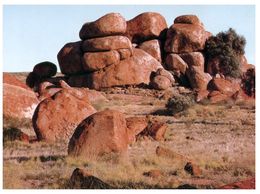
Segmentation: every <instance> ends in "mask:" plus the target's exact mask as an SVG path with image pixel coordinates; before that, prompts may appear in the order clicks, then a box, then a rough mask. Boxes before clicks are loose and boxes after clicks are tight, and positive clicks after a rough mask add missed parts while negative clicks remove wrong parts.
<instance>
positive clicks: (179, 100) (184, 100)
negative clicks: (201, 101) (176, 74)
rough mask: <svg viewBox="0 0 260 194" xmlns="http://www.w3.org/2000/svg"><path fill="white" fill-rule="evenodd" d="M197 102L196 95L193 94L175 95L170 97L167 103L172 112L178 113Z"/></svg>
mask: <svg viewBox="0 0 260 194" xmlns="http://www.w3.org/2000/svg"><path fill="white" fill-rule="evenodd" d="M194 104H195V97H194V95H193V94H187V95H180V94H178V95H175V96H174V97H172V98H170V99H169V100H168V102H167V104H166V108H167V110H168V111H169V113H171V114H173V115H174V114H177V113H180V112H182V111H185V110H187V109H188V108H189V107H191V106H192V105H194Z"/></svg>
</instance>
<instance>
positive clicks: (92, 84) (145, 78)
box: [68, 49, 162, 90]
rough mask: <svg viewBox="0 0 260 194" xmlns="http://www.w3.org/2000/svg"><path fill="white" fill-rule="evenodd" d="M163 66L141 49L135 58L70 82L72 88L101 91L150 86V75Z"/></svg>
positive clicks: (73, 77) (135, 54) (72, 77)
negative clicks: (118, 87) (114, 88)
mask: <svg viewBox="0 0 260 194" xmlns="http://www.w3.org/2000/svg"><path fill="white" fill-rule="evenodd" d="M159 68H162V66H161V64H160V63H159V62H158V61H157V60H156V59H154V58H153V57H152V56H150V55H149V54H147V53H146V52H145V51H143V50H141V49H134V50H133V56H132V57H130V58H128V59H125V60H122V61H120V63H118V64H114V65H110V66H108V67H106V68H104V69H102V70H100V71H96V72H94V73H92V74H86V75H81V76H71V77H70V78H69V80H68V82H69V84H70V85H71V86H76V87H82V86H87V87H89V88H92V89H96V90H99V89H101V88H109V87H113V86H125V85H139V84H147V85H148V84H149V83H150V75H151V73H152V72H155V71H156V70H157V69H159Z"/></svg>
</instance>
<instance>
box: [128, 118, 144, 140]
mask: <svg viewBox="0 0 260 194" xmlns="http://www.w3.org/2000/svg"><path fill="white" fill-rule="evenodd" d="M126 126H127V134H128V139H129V142H130V143H133V142H134V141H135V137H136V135H138V134H139V133H141V132H142V131H143V130H144V129H145V128H146V127H147V126H148V120H147V118H146V117H129V118H126Z"/></svg>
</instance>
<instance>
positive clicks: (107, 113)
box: [68, 110, 129, 159]
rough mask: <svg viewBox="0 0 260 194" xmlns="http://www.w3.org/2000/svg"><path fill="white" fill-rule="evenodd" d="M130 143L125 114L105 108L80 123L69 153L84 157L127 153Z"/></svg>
mask: <svg viewBox="0 0 260 194" xmlns="http://www.w3.org/2000/svg"><path fill="white" fill-rule="evenodd" d="M128 143H129V141H128V134H127V126H126V119H125V116H124V115H123V114H122V113H120V112H118V111H115V110H104V111H101V112H97V113H95V114H93V115H91V116H89V117H88V118H86V119H85V120H83V121H82V122H81V123H80V124H79V125H78V127H77V128H76V130H75V132H74V134H73V136H72V138H71V140H70V142H69V148H68V153H69V155H72V156H75V157H80V158H82V159H94V158H95V157H98V156H102V155H104V154H109V153H119V154H125V153H126V152H127V148H128Z"/></svg>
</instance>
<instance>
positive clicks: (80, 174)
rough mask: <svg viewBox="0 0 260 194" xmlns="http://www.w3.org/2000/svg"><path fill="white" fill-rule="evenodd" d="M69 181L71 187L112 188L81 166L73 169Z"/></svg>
mask: <svg viewBox="0 0 260 194" xmlns="http://www.w3.org/2000/svg"><path fill="white" fill-rule="evenodd" d="M69 183H70V188H71V189H112V187H111V186H110V185H108V184H107V183H105V182H103V181H102V180H100V179H99V178H97V177H95V176H93V175H91V174H90V173H88V172H87V171H85V170H83V169H79V168H76V169H75V170H74V171H73V173H72V175H71V177H70V181H69Z"/></svg>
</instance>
